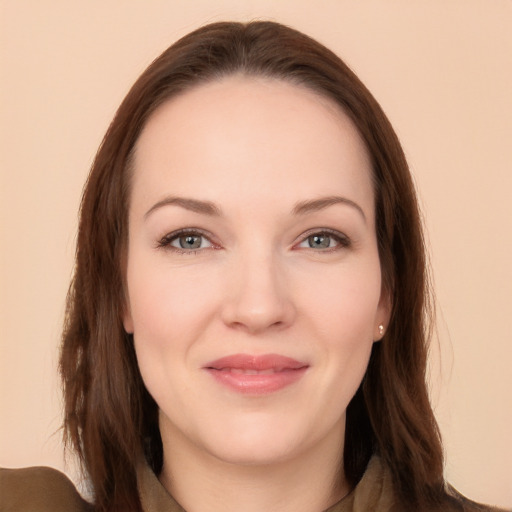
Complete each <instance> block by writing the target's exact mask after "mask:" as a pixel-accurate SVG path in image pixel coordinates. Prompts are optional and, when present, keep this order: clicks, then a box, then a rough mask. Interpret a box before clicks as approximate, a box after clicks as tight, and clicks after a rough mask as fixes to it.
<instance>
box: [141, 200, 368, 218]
mask: <svg viewBox="0 0 512 512" xmlns="http://www.w3.org/2000/svg"><path fill="white" fill-rule="evenodd" d="M335 204H344V205H347V206H351V207H352V208H354V209H355V210H356V211H357V212H359V213H360V214H361V216H362V217H363V220H364V221H365V222H366V215H365V213H364V211H363V209H362V208H361V207H360V206H359V205H358V204H357V203H356V202H354V201H352V200H351V199H348V198H346V197H341V196H328V197H321V198H319V199H312V200H308V201H300V202H298V203H296V204H295V206H294V207H293V209H292V214H293V215H305V214H308V213H313V212H317V211H320V210H323V209H325V208H328V207H329V206H333V205H335ZM169 205H174V206H180V207H181V208H184V209H186V210H189V211H192V212H195V213H200V214H202V215H209V216H213V217H221V216H222V211H221V209H220V208H219V207H218V206H217V205H216V204H215V203H212V202H211V201H201V200H199V199H191V198H188V197H175V196H169V197H165V198H164V199H162V200H161V201H158V202H157V203H155V204H154V205H153V206H152V207H151V208H150V209H149V210H148V211H147V212H146V213H145V214H144V219H147V217H148V216H149V215H150V214H151V213H153V212H154V211H155V210H158V209H159V208H162V207H164V206H169Z"/></svg>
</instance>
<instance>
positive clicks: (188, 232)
mask: <svg viewBox="0 0 512 512" xmlns="http://www.w3.org/2000/svg"><path fill="white" fill-rule="evenodd" d="M184 236H195V237H203V238H205V239H207V240H208V241H209V242H210V243H211V246H210V247H203V248H198V249H180V248H178V247H174V246H172V245H171V243H172V242H174V241H175V240H177V239H178V238H180V237H184ZM312 236H328V237H329V238H331V239H334V240H335V242H336V243H337V245H336V246H334V247H327V248H324V249H319V250H317V249H314V248H313V247H309V249H311V250H313V251H314V252H320V253H331V252H334V251H337V250H339V249H343V248H348V247H350V246H351V245H352V242H351V240H350V238H349V237H347V236H346V235H344V234H343V233H340V232H338V231H334V230H331V229H321V230H310V231H309V232H306V233H304V234H303V235H302V237H301V239H300V240H299V242H298V243H296V244H295V245H294V247H296V246H297V245H300V244H302V243H304V242H305V241H307V240H308V238H310V237H312ZM211 238H212V237H211V235H209V234H208V233H205V232H204V231H201V230H198V229H190V228H184V229H180V230H178V231H173V232H172V233H168V234H167V235H165V236H164V237H163V238H161V239H160V240H159V241H158V243H157V248H159V249H166V250H170V251H172V252H175V253H177V254H183V255H185V254H186V255H189V256H190V255H194V254H197V253H199V252H201V251H204V250H205V249H219V248H220V246H218V245H216V244H215V243H214V242H213V241H212V240H211Z"/></svg>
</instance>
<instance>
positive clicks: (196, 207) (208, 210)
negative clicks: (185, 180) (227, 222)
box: [144, 196, 222, 219]
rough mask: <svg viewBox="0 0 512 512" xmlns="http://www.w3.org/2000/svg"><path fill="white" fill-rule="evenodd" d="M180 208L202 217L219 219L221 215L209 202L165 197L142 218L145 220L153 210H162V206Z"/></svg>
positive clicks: (217, 208)
mask: <svg viewBox="0 0 512 512" xmlns="http://www.w3.org/2000/svg"><path fill="white" fill-rule="evenodd" d="M169 205H175V206H181V207H182V208H185V209H186V210H190V211H191V212H195V213H201V214H203V215H211V216H215V217H220V216H221V215H222V213H221V211H220V208H219V207H218V206H217V205H215V204H214V203H212V202H211V201H200V200H199V199H190V198H187V197H174V196H170V197H166V198H164V199H162V200H161V201H158V203H156V204H154V205H153V206H152V207H151V208H150V209H149V210H148V211H147V212H146V213H145V214H144V218H145V219H147V218H148V216H149V215H150V214H151V213H153V212H154V211H155V210H158V209H159V208H162V207H163V206H169Z"/></svg>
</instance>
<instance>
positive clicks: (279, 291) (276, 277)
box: [224, 244, 295, 332]
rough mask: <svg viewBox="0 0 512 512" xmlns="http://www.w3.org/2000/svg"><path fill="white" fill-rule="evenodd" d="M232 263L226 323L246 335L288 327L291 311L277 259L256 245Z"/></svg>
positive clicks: (270, 251)
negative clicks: (268, 329)
mask: <svg viewBox="0 0 512 512" xmlns="http://www.w3.org/2000/svg"><path fill="white" fill-rule="evenodd" d="M235 260H236V261H234V262H233V268H232V270H233V273H232V278H231V280H230V285H229V286H230V289H231V293H230V294H229V296H230V299H229V300H228V301H227V303H226V304H225V308H224V320H225V321H226V323H228V324H230V325H231V326H236V327H243V328H245V329H246V330H248V331H250V332H257V331H261V330H265V329H267V328H270V327H274V328H275V327H283V326H285V325H288V324H289V323H290V322H291V321H292V320H293V317H294V311H295V309H294V305H293V300H292V297H291V294H290V289H289V287H288V283H287V277H286V275H285V272H284V268H283V265H282V262H281V258H280V257H279V255H278V254H276V252H275V251H273V250H272V248H271V247H269V246H268V245H263V244H259V245H256V246H254V245H253V246H252V247H249V249H248V250H244V251H240V253H239V254H238V255H237V256H236V258H235Z"/></svg>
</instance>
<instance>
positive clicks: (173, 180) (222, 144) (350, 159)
mask: <svg viewBox="0 0 512 512" xmlns="http://www.w3.org/2000/svg"><path fill="white" fill-rule="evenodd" d="M371 181H372V180H371V165H370V160H369V157H368V154H367V150H366V147H365V145H364V143H363V141H362V139H361V137H360V136H359V134H358V132H357V129H356V128H355V126H354V125H353V123H352V121H351V120H350V119H349V118H348V116H347V115H346V114H345V113H344V112H343V111H342V109H341V108H340V107H339V106H337V105H336V104H335V103H334V102H333V101H332V100H330V99H328V98H325V97H323V96H321V95H319V94H317V93H315V92H313V91H311V90H309V89H307V88H305V87H303V86H298V85H294V84H290V83H287V82H284V81H279V80H275V79H265V78H254V77H247V76H240V75H236V76H231V77H227V78H225V79H222V80H219V81H214V82H211V83H207V84H203V85H200V86H197V87H195V88H193V89H191V90H189V91H187V92H185V93H183V94H181V95H180V96H177V97H175V98H172V99H170V100H168V101H167V102H165V103H164V104H163V105H162V106H160V107H159V108H158V109H157V110H156V111H155V113H154V114H153V115H152V116H151V117H150V119H149V121H148V122H147V124H146V126H145V127H144V129H143V131H142V133H141V135H140V137H139V140H138V141H137V144H136V148H135V159H134V176H133V183H132V186H133V188H132V194H133V195H134V196H135V195H144V196H146V198H148V197H149V196H152V197H153V198H155V197H156V196H158V194H162V193H173V194H178V195H185V196H193V197H197V195H198V194H199V195H201V196H204V195H208V196H209V197H202V198H203V199H210V200H220V201H222V200H226V201H228V200H232V199H233V198H237V197H238V198H244V200H249V199H252V198H254V200H255V202H257V201H259V203H260V204H261V202H262V201H263V202H264V201H266V200H269V201H270V200H272V199H280V201H281V202H283V203H286V202H290V203H292V202H294V201H297V200H298V199H299V200H300V199H310V198H311V197H312V196H315V195H332V194H334V193H343V194H344V195H349V196H352V198H353V199H354V200H356V199H357V200H359V201H361V202H370V203H371V204H367V205H366V206H367V207H368V208H369V209H370V210H371V209H372V208H373V191H372V185H371ZM337 189H339V190H337ZM148 200H149V199H148Z"/></svg>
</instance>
